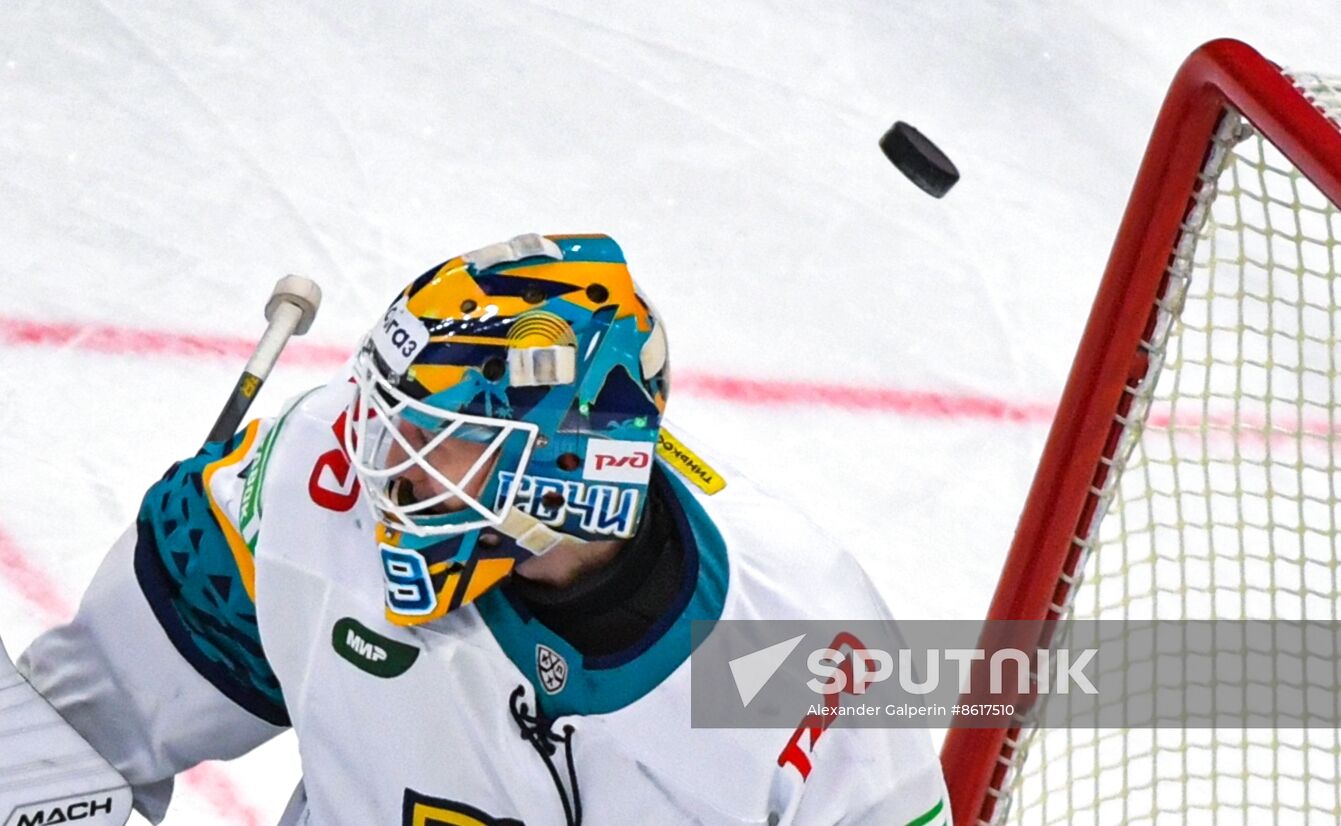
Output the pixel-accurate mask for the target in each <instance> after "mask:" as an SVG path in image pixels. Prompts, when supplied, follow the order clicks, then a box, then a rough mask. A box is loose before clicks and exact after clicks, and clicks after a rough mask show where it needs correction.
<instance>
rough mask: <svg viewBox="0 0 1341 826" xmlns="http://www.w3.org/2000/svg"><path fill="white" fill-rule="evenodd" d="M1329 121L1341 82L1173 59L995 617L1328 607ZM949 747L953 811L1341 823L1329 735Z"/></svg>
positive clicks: (1339, 775)
mask: <svg viewBox="0 0 1341 826" xmlns="http://www.w3.org/2000/svg"><path fill="white" fill-rule="evenodd" d="M1338 124H1341V79H1327V78H1325V77H1321V76H1317V75H1313V74H1309V73H1304V72H1288V71H1282V70H1281V69H1279V68H1277V67H1276V66H1274V65H1273V64H1271V63H1269V62H1268V61H1266V60H1265V59H1263V58H1262V57H1261V56H1260V55H1258V54H1257V53H1256V52H1254V51H1253V50H1252V49H1250V48H1249V47H1247V46H1245V45H1244V44H1241V43H1237V42H1235V41H1215V42H1212V43H1209V44H1207V45H1206V46H1203V47H1202V48H1201V49H1199V50H1198V51H1197V52H1195V53H1194V54H1193V55H1192V56H1191V57H1190V58H1189V59H1188V61H1187V62H1186V63H1185V64H1184V66H1183V68H1182V69H1181V70H1180V72H1179V76H1178V78H1177V79H1176V80H1175V81H1174V84H1173V86H1172V87H1171V90H1170V93H1169V97H1168V99H1167V100H1166V102H1165V105H1164V107H1163V109H1162V111H1161V114H1160V118H1159V121H1158V123H1157V124H1156V127H1155V130H1154V133H1153V134H1152V137H1151V142H1150V146H1149V149H1148V150H1147V155H1146V157H1145V160H1144V161H1143V164H1142V168H1141V172H1140V174H1139V175H1138V178H1137V182H1136V185H1135V187H1134V189H1133V194H1132V198H1131V201H1130V203H1129V205H1128V209H1127V213H1126V215H1125V216H1124V219H1123V223H1122V226H1121V228H1120V230H1119V234H1118V238H1117V241H1116V243H1115V245H1114V251H1113V255H1112V258H1111V259H1110V262H1109V266H1108V270H1107V271H1106V273H1105V275H1104V281H1103V283H1102V285H1101V287H1100V291H1099V295H1098V297H1097V298H1096V302H1095V305H1094V309H1093V311H1092V314H1091V317H1090V320H1089V323H1088V326H1087V328H1086V332H1085V337H1084V339H1083V340H1082V343H1081V346H1080V350H1079V352H1078V354H1077V357H1076V361H1075V364H1074V365H1073V368H1072V374H1071V377H1070V379H1069V380H1068V384H1067V388H1066V391H1065V393H1064V395H1063V398H1062V402H1061V406H1060V408H1059V414H1058V418H1057V420H1056V421H1055V422H1054V424H1053V428H1052V431H1051V433H1050V435H1049V440H1048V444H1047V447H1046V448H1045V451H1044V455H1043V459H1042V461H1041V464H1040V467H1039V470H1038V474H1037V477H1036V478H1035V482H1034V485H1033V488H1032V489H1031V491H1030V496H1029V500H1028V502H1027V504H1026V507H1025V510H1024V513H1023V514H1022V516H1021V522H1020V526H1019V529H1018V531H1017V534H1016V537H1015V541H1014V544H1013V545H1012V548H1011V552H1010V555H1009V558H1008V561H1007V564H1006V568H1005V571H1004V573H1003V576H1002V580H1001V583H1000V586H999V588H998V591H997V595H996V598H995V599H994V601H993V605H992V609H991V611H990V613H989V618H992V619H1045V620H1055V621H1056V623H1057V625H1056V626H1055V628H1054V629H1053V631H1052V633H1053V634H1055V635H1056V636H1055V638H1056V639H1063V638H1065V635H1066V633H1067V630H1066V629H1067V623H1068V622H1069V621H1070V620H1071V619H1072V618H1084V619H1104V620H1108V619H1117V620H1128V619H1136V620H1143V619H1161V620H1162V619H1231V620H1233V619H1293V620H1301V619H1307V620H1326V621H1334V620H1337V619H1339V617H1338V613H1341V582H1339V581H1338V548H1337V539H1338V525H1341V498H1339V497H1341V467H1339V466H1338V458H1339V452H1341V439H1339V438H1338V435H1339V434H1338V427H1341V422H1339V421H1338V404H1339V403H1341V370H1339V368H1341V365H1339V364H1338V361H1341V353H1338V348H1339V347H1341V338H1339V334H1338V328H1339V327H1341V286H1338V283H1337V280H1338V276H1341V214H1338V211H1337V206H1336V204H1337V202H1338V201H1341V126H1338ZM1337 661H1338V655H1337V652H1333V656H1332V660H1331V673H1330V674H1328V675H1326V679H1328V680H1330V681H1331V682H1330V683H1329V684H1330V686H1331V690H1332V692H1335V690H1336V685H1337V684H1336V673H1335V671H1336V668H1337ZM1333 696H1335V695H1334V694H1333ZM942 760H943V763H944V766H945V770H946V776H947V782H948V783H949V785H950V789H951V798H952V802H953V805H954V809H955V816H956V818H955V819H956V823H957V824H959V826H968V824H980V823H983V824H997V823H1022V824H1125V823H1148V824H1150V823H1154V824H1165V823H1217V824H1219V823H1236V824H1247V823H1300V824H1303V823H1336V822H1338V821H1341V734H1339V733H1338V731H1336V730H1335V729H1330V728H1310V729H1253V728H1237V729H1225V728H1216V729H1205V728H1201V729H1198V728H1182V729H1095V728H1089V729H1074V728H1062V727H1049V728H1046V729H1034V728H1031V726H1030V725H1029V723H1028V721H1027V720H1024V719H1021V720H1017V721H1016V727H1014V728H1012V729H1010V730H1001V729H994V730H992V729H989V730H982V729H979V730H972V729H955V730H952V731H951V733H950V734H949V736H948V737H947V740H946V745H945V748H944V751H943V754H942Z"/></svg>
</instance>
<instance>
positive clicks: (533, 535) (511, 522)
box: [495, 508, 590, 556]
mask: <svg viewBox="0 0 1341 826" xmlns="http://www.w3.org/2000/svg"><path fill="white" fill-rule="evenodd" d="M495 530H497V531H498V532H499V533H502V534H506V535H507V536H510V537H512V539H513V541H515V542H516V543H517V545H518V546H519V547H521V548H523V549H524V550H527V551H530V552H531V553H533V554H535V555H536V556H544V555H545V554H547V553H549V552H550V551H552V550H554V549H555V548H557V547H558V546H560V545H562V544H565V543H566V544H569V545H574V546H578V547H581V546H582V545H587V544H590V543H589V542H588V540H586V539H582V538H580V537H576V536H573V535H571V534H566V533H560V532H558V531H556V530H554V529H553V528H551V527H550V526H549V525H546V524H545V523H544V522H541V521H540V520H539V519H536V518H535V517H534V516H532V515H530V514H529V513H523V512H522V511H520V510H519V509H517V508H509V509H508V515H507V516H505V517H503V522H502V524H500V525H499V526H498V527H497V528H495Z"/></svg>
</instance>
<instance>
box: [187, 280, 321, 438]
mask: <svg viewBox="0 0 1341 826" xmlns="http://www.w3.org/2000/svg"><path fill="white" fill-rule="evenodd" d="M320 306H321V288H320V287H318V286H317V284H316V282H315V281H312V280H310V279H307V278H303V277H302V276H300V275H286V276H284V277H283V278H281V279H279V281H278V282H276V284H275V289H274V290H273V291H272V292H271V293H270V300H269V301H267V302H266V304H265V320H266V321H268V322H270V323H269V325H268V326H267V327H266V328H265V332H264V333H262V334H261V340H260V341H258V342H256V350H255V351H253V352H252V354H251V358H250V359H248V360H247V366H246V367H244V368H243V369H242V375H241V376H239V377H238V380H237V384H236V385H234V386H233V392H232V393H231V394H230V395H229V396H228V402H227V404H225V405H224V408H223V410H221V411H219V418H218V419H217V420H215V422H214V427H212V428H210V435H209V436H207V437H206V438H205V443H206V444H208V443H210V442H221V441H223V440H224V439H227V438H228V437H230V436H232V435H233V434H234V433H235V432H236V431H237V428H238V425H239V424H241V423H242V417H243V416H245V415H246V414H247V409H248V408H250V407H251V403H252V401H253V400H254V399H255V398H256V393H257V391H259V390H260V389H261V385H262V384H264V383H265V380H266V378H267V377H269V375H270V370H271V368H273V367H274V366H275V362H276V361H278V360H279V354H280V353H282V352H283V351H284V345H285V344H288V342H289V337H290V336H301V335H302V334H304V333H306V332H307V331H308V330H309V329H310V328H311V327H312V321H313V320H314V319H315V318H316V317H317V308H319V307H320Z"/></svg>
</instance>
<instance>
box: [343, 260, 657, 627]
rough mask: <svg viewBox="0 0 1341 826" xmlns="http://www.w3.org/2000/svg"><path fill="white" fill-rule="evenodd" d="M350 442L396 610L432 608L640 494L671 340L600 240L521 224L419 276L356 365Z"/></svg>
mask: <svg viewBox="0 0 1341 826" xmlns="http://www.w3.org/2000/svg"><path fill="white" fill-rule="evenodd" d="M353 374H354V376H353V378H354V385H355V387H356V390H355V394H354V400H353V403H352V405H351V409H350V412H349V415H347V416H346V419H345V433H344V440H345V449H346V450H347V451H348V452H349V455H350V458H351V462H352V464H353V467H354V470H355V472H356V473H357V474H358V477H359V481H360V483H361V485H362V487H363V491H364V499H365V500H366V501H367V502H368V504H369V505H370V507H371V509H372V512H373V514H374V516H375V517H376V519H377V522H378V527H377V535H378V543H379V546H380V548H381V553H382V561H383V568H384V573H385V575H386V585H387V612H388V616H389V618H390V619H392V621H394V622H398V623H401V624H415V623H419V622H425V621H428V620H431V619H434V618H436V617H440V616H442V615H443V614H445V613H446V612H447V611H450V610H453V609H455V608H457V607H460V606H461V605H465V604H467V603H469V602H471V601H473V600H474V599H476V598H477V597H478V596H479V595H480V594H482V593H484V592H485V591H487V590H488V589H489V588H491V587H493V586H494V585H496V584H497V583H499V582H500V581H502V580H503V579H504V578H506V577H507V576H508V575H509V574H510V573H511V571H512V568H513V567H514V566H515V565H516V564H517V563H518V562H520V561H523V560H525V559H527V558H529V557H531V556H533V555H539V554H544V553H546V552H547V551H549V550H551V549H552V548H554V547H556V546H558V545H559V544H561V543H564V542H573V543H581V542H591V541H600V540H611V539H627V538H629V537H631V536H633V534H634V532H635V531H636V530H637V527H638V524H639V520H640V519H641V517H642V514H643V510H644V507H645V505H646V500H647V486H648V480H649V477H650V473H651V470H652V463H653V459H654V455H655V451H656V445H657V440H658V434H659V432H660V427H661V416H662V412H663V411H664V410H665V406H666V397H667V391H668V383H669V381H668V380H669V369H668V361H667V349H666V334H665V329H664V327H663V325H662V322H661V319H660V318H659V317H658V316H657V315H656V313H655V311H654V310H653V309H652V307H651V305H650V304H649V303H648V302H647V301H646V300H645V299H644V298H643V296H642V295H640V293H639V291H638V289H637V287H636V286H635V285H634V283H633V279H632V277H631V276H630V275H629V271H628V267H627V265H626V264H625V261H624V256H623V253H622V251H621V250H620V248H619V245H618V244H616V243H615V242H614V240H613V239H611V238H609V237H608V236H605V235H565V236H557V235H556V236H540V235H521V236H518V237H516V238H513V239H512V240H510V241H507V242H504V243H500V244H494V245H492V246H489V247H485V248H483V249H480V250H477V251H475V252H471V253H467V254H465V255H462V256H459V257H457V258H453V259H451V260H450V261H447V262H446V263H444V264H442V265H440V266H438V267H434V268H433V269H431V270H429V271H428V272H426V273H424V274H423V275H421V276H420V277H419V278H417V279H415V281H414V282H413V283H411V284H410V285H409V286H408V287H407V288H406V289H405V290H404V291H403V292H402V293H401V294H400V295H399V296H398V297H397V298H396V300H395V301H394V302H393V303H392V304H391V306H390V307H389V308H388V309H387V311H386V313H385V314H384V315H383V317H382V319H381V321H380V322H379V323H378V324H377V325H376V326H375V327H374V328H373V330H372V331H371V332H370V333H369V334H368V335H367V337H366V338H365V340H364V343H363V346H362V347H361V349H360V351H359V352H358V354H357V356H356V357H355V360H354V371H353Z"/></svg>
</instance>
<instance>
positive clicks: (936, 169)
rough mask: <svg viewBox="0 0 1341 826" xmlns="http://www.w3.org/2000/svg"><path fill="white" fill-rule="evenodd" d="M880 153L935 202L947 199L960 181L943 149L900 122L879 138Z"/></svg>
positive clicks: (956, 171) (956, 170)
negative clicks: (945, 196) (946, 195)
mask: <svg viewBox="0 0 1341 826" xmlns="http://www.w3.org/2000/svg"><path fill="white" fill-rule="evenodd" d="M880 149H881V151H883V152H884V153H885V157H886V158H889V160H890V163H892V164H894V166H895V167H897V168H898V170H899V171H900V172H902V173H903V174H904V175H905V176H907V178H908V180H910V181H912V182H913V183H915V184H917V186H918V187H919V188H920V189H921V190H922V191H923V192H925V193H927V194H928V195H930V196H932V197H933V198H941V197H944V195H945V193H947V192H949V191H950V188H951V187H952V186H954V185H955V184H956V183H958V181H959V170H958V169H956V168H955V165H954V163H953V162H952V161H951V160H950V159H949V158H947V157H946V156H945V153H944V152H942V151H941V150H940V147H938V146H936V144H934V143H932V142H931V141H929V140H927V137H926V135H923V134H922V133H921V132H919V131H917V130H916V129H914V128H913V127H911V126H909V125H908V124H906V123H904V122H903V121H901V120H900V121H895V123H894V125H893V126H891V127H889V131H888V132H886V133H885V134H884V136H883V137H881V138H880Z"/></svg>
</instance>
